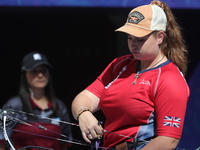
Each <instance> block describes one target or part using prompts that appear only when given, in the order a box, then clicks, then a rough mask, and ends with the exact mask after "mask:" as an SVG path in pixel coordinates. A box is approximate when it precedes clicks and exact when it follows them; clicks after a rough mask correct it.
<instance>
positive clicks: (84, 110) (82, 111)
mask: <svg viewBox="0 0 200 150" xmlns="http://www.w3.org/2000/svg"><path fill="white" fill-rule="evenodd" d="M86 111H89V112H91V111H90V110H89V109H82V110H81V111H80V112H79V114H78V115H77V118H76V120H77V121H78V119H79V117H80V115H81V114H82V113H84V112H86Z"/></svg>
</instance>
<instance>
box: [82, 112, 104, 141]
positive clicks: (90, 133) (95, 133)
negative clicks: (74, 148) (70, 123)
mask: <svg viewBox="0 0 200 150" xmlns="http://www.w3.org/2000/svg"><path fill="white" fill-rule="evenodd" d="M78 121H79V127H80V129H81V133H82V136H83V138H84V140H85V141H86V142H88V143H91V140H93V139H97V138H100V137H101V136H102V135H103V128H102V126H101V125H100V124H99V122H98V120H97V119H96V118H95V117H94V115H93V114H92V113H91V112H90V111H85V112H84V113H82V114H81V115H80V116H79V120H78Z"/></svg>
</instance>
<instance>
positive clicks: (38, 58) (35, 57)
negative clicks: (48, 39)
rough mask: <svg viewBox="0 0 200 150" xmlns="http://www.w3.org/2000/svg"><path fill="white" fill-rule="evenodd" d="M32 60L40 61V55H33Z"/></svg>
mask: <svg viewBox="0 0 200 150" xmlns="http://www.w3.org/2000/svg"><path fill="white" fill-rule="evenodd" d="M33 59H34V60H42V57H41V55H40V54H33Z"/></svg>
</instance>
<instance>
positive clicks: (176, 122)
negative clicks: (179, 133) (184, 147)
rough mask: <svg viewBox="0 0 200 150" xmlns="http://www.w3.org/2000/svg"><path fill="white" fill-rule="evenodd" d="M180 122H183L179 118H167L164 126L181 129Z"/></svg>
mask: <svg viewBox="0 0 200 150" xmlns="http://www.w3.org/2000/svg"><path fill="white" fill-rule="evenodd" d="M180 122H181V118H179V117H172V116H165V117H164V122H163V126H169V127H176V128H179V127H180Z"/></svg>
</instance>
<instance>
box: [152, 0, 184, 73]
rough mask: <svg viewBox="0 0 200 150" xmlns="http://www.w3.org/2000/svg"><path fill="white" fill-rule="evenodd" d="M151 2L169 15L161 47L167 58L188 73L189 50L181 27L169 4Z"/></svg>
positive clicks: (155, 0)
mask: <svg viewBox="0 0 200 150" xmlns="http://www.w3.org/2000/svg"><path fill="white" fill-rule="evenodd" d="M151 4H152V5H157V6H159V7H161V8H162V9H163V10H164V12H165V14H166V16H167V27H166V32H165V40H164V41H163V43H162V44H161V49H162V51H163V53H164V55H166V56H167V58H168V59H169V60H170V61H172V62H173V63H174V64H175V65H176V66H177V67H178V68H179V69H180V70H181V72H182V73H183V74H184V75H186V72H187V65H188V60H187V54H188V51H187V49H186V45H185V41H184V40H183V37H182V33H181V28H180V26H179V25H178V23H177V22H176V20H175V18H174V15H173V13H172V11H171V9H170V8H169V6H167V4H165V3H164V2H162V1H158V0H153V1H152V2H151Z"/></svg>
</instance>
